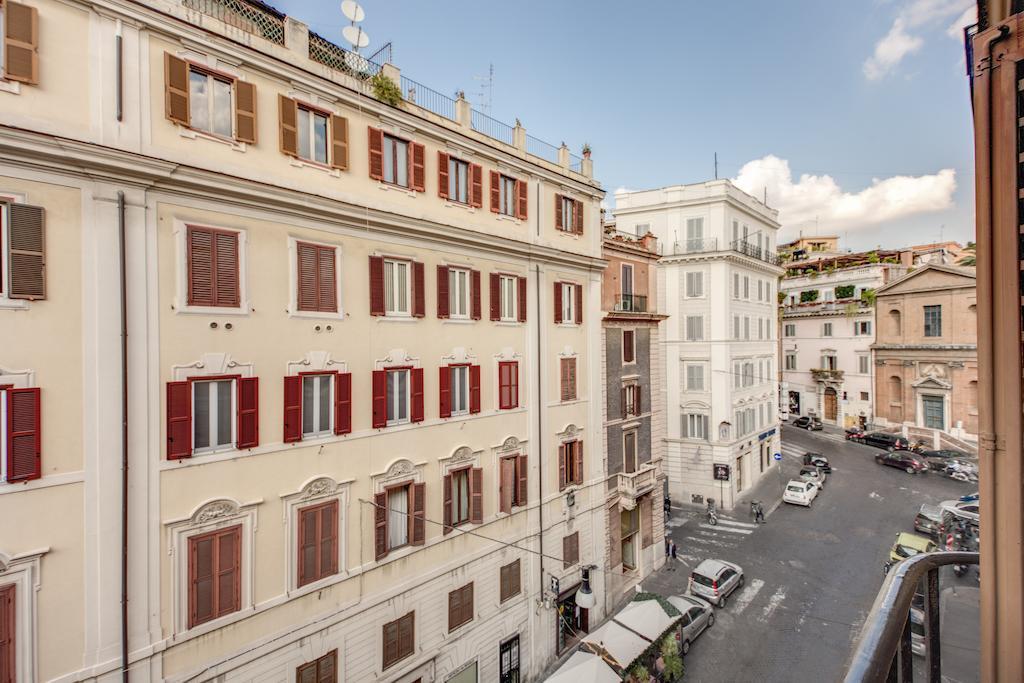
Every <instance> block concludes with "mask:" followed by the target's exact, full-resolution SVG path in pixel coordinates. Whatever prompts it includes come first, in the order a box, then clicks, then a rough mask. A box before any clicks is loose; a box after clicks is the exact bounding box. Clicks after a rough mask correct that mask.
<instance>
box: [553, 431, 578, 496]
mask: <svg viewBox="0 0 1024 683" xmlns="http://www.w3.org/2000/svg"><path fill="white" fill-rule="evenodd" d="M558 455H559V469H560V470H564V472H565V476H564V477H563V476H559V480H560V481H559V487H558V488H559V489H563V488H565V487H566V486H567V485H569V484H582V483H583V442H582V441H566V442H565V443H563V444H562V445H561V446H559V447H558Z"/></svg>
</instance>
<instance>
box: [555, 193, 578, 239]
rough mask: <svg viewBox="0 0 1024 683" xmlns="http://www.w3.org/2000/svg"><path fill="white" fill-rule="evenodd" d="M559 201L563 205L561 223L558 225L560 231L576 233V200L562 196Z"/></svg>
mask: <svg viewBox="0 0 1024 683" xmlns="http://www.w3.org/2000/svg"><path fill="white" fill-rule="evenodd" d="M558 201H559V203H560V204H561V213H560V216H559V217H560V218H561V223H559V224H558V225H557V227H558V229H559V230H563V231H565V232H574V230H573V226H574V225H575V223H576V221H575V215H576V200H574V199H572V198H571V197H564V196H561V195H560V196H559V197H558Z"/></svg>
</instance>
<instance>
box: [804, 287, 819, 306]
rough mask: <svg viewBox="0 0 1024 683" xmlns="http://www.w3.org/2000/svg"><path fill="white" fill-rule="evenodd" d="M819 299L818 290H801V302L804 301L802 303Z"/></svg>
mask: <svg viewBox="0 0 1024 683" xmlns="http://www.w3.org/2000/svg"><path fill="white" fill-rule="evenodd" d="M817 300H818V290H816V289H807V290H804V291H802V292H800V303H802V304H808V303H811V302H813V301H817Z"/></svg>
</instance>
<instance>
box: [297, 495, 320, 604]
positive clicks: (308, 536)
mask: <svg viewBox="0 0 1024 683" xmlns="http://www.w3.org/2000/svg"><path fill="white" fill-rule="evenodd" d="M318 516H319V510H317V509H315V508H314V509H306V510H299V586H305V585H306V584H307V583H310V582H312V581H316V579H317V567H318V564H317V561H316V554H317V552H316V551H317V534H316V527H317V517H318Z"/></svg>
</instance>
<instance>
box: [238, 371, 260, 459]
mask: <svg viewBox="0 0 1024 683" xmlns="http://www.w3.org/2000/svg"><path fill="white" fill-rule="evenodd" d="M236 392H237V394H238V396H237V400H238V426H237V428H236V433H237V437H238V443H237V444H236V447H237V448H255V447H256V446H258V445H259V443H260V378H259V377H240V378H239V379H238V381H237V383H236Z"/></svg>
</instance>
